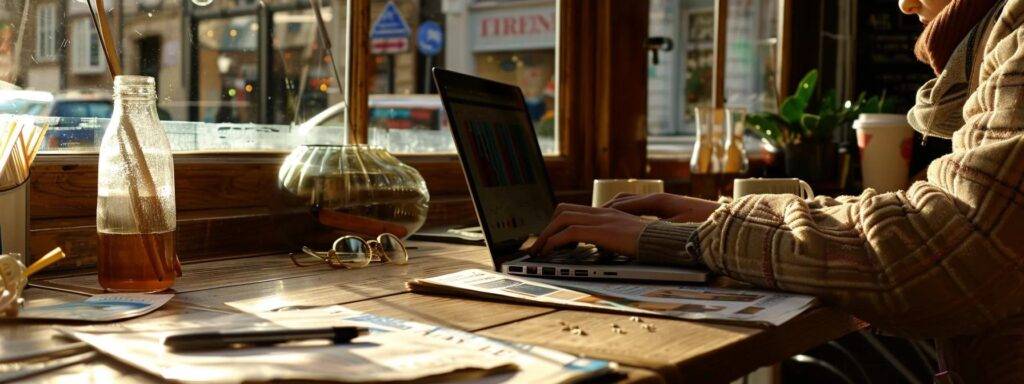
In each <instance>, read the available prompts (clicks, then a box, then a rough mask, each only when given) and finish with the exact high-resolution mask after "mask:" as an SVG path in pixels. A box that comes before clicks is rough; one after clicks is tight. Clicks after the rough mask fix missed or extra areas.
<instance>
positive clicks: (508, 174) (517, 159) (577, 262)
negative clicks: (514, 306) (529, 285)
mask: <svg viewBox="0 0 1024 384" xmlns="http://www.w3.org/2000/svg"><path fill="white" fill-rule="evenodd" d="M433 74H434V81H435V82H436V83H437V89H438V90H439V91H440V93H441V100H442V102H443V103H444V109H445V111H446V112H447V113H448V121H449V124H450V126H451V132H452V136H453V138H454V139H455V146H456V148H457V149H458V153H459V160H460V162H461V163H462V170H463V171H464V173H465V175H466V182H467V183H468V184H469V191H470V194H471V195H472V197H473V205H474V206H475V208H476V213H477V217H479V218H480V226H481V227H482V229H483V233H484V240H485V243H486V244H487V247H488V248H489V250H490V252H491V258H492V259H493V261H494V268H495V270H497V271H498V272H503V273H506V274H510V275H521V276H539V277H547V278H571V279H603V280H648V281H663V282H706V281H707V278H708V272H707V271H699V270H691V269H682V268H671V267H656V266H645V265H640V264H639V263H637V262H636V260H635V259H634V258H631V257H627V256H624V255H620V254H615V253H610V252H606V251H603V250H601V249H599V248H597V247H595V246H593V245H589V244H581V245H579V246H576V247H570V248H567V249H560V250H557V251H555V252H552V253H551V254H548V255H531V254H528V253H527V252H526V251H525V249H526V246H527V244H529V243H532V240H533V239H536V235H537V234H539V233H540V232H541V231H542V230H543V229H544V227H545V226H547V224H548V222H549V221H550V220H551V217H552V214H553V213H554V211H555V205H556V203H555V197H554V193H553V192H552V189H551V183H550V180H549V179H548V174H547V169H546V168H545V166H544V157H543V155H542V154H541V149H540V143H539V142H538V140H537V136H536V134H535V133H534V129H533V121H532V119H531V118H530V115H529V112H528V111H527V109H526V101H525V99H524V98H523V93H522V91H521V90H520V89H519V88H518V87H515V86H512V85H508V84H503V83H499V82H495V81H491V80H487V79H482V78H479V77H474V76H470V75H465V74H461V73H457V72H452V71H447V70H443V69H439V68H434V69H433Z"/></svg>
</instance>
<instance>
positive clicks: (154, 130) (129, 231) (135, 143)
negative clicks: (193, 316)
mask: <svg viewBox="0 0 1024 384" xmlns="http://www.w3.org/2000/svg"><path fill="white" fill-rule="evenodd" d="M97 185H98V191H97V192H98V193H97V201H96V231H97V233H98V235H99V259H98V261H97V269H98V270H99V283H100V286H102V287H103V288H104V289H106V290H108V291H117V292H158V291H162V290H165V289H167V288H170V287H171V285H173V284H174V280H175V277H176V276H177V274H178V273H180V265H179V264H178V262H177V256H176V254H175V247H174V232H175V229H176V214H175V201H174V159H173V157H172V156H171V145H170V142H169V141H168V140H167V134H166V133H165V132H164V129H163V126H162V125H161V124H160V119H159V118H158V117H157V111H156V87H155V82H154V80H153V78H152V77H148V76H117V77H116V78H115V79H114V111H113V114H112V115H111V116H110V123H109V124H108V125H107V129H106V132H105V133H104V134H103V141H102V144H101V145H100V155H99V179H98V183H97Z"/></svg>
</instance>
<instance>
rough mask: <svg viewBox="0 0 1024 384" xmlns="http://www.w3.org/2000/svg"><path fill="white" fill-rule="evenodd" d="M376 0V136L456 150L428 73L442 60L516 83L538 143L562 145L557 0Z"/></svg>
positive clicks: (396, 145) (393, 146)
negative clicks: (558, 104) (558, 112)
mask: <svg viewBox="0 0 1024 384" xmlns="http://www.w3.org/2000/svg"><path fill="white" fill-rule="evenodd" d="M371 4H372V6H371V9H370V13H371V20H373V24H374V26H375V27H378V28H379V29H380V30H379V31H378V32H377V33H376V36H375V35H374V34H371V37H372V38H371V47H372V50H373V52H374V54H373V55H372V57H371V58H372V63H373V65H372V67H371V76H372V77H371V81H370V98H369V125H370V127H369V130H370V132H369V141H370V142H371V143H373V144H378V145H382V146H385V147H386V148H388V149H389V150H391V151H393V152H399V153H454V151H455V148H454V144H453V143H452V139H451V134H450V133H449V132H448V129H449V126H448V121H447V117H446V116H445V114H444V111H443V110H442V108H441V100H440V98H439V97H438V96H437V90H436V89H435V88H434V85H433V82H432V80H431V77H430V68H431V67H433V66H439V67H444V68H447V69H451V70H455V71H459V72H465V73H470V74H473V75H476V76H480V77H485V78H489V79H492V80H496V81H501V82H505V83H509V84H514V85H517V86H519V87H520V88H521V89H522V90H523V95H524V97H525V99H526V105H527V108H528V110H529V113H530V116H531V117H532V118H533V124H534V129H535V130H536V132H537V136H538V140H539V141H540V144H541V149H542V150H543V152H544V153H545V154H549V155H552V154H557V153H558V149H557V148H558V143H557V138H558V135H557V129H556V124H555V121H556V120H555V109H556V108H555V107H556V104H555V103H556V97H557V87H556V81H555V79H556V78H557V77H556V71H555V68H556V42H557V35H558V34H557V30H558V28H557V20H558V17H557V16H556V15H557V2H556V1H555V0H541V1H537V0H519V1H517V0H511V1H441V0H397V1H390V2H388V1H380V0H375V1H373V2H372V3H371ZM396 18H397V19H396ZM398 19H401V20H400V21H399V20H398ZM391 21H396V22H395V23H393V24H390V22H391ZM402 24H404V29H405V30H406V31H405V32H404V33H402V32H396V33H395V34H394V35H389V34H388V33H387V32H388V29H387V28H385V27H392V26H394V27H395V28H394V29H398V30H401V29H403V25H402ZM403 35H404V36H406V37H402V36H403ZM395 36H398V37H395Z"/></svg>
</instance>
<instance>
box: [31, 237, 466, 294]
mask: <svg viewBox="0 0 1024 384" xmlns="http://www.w3.org/2000/svg"><path fill="white" fill-rule="evenodd" d="M409 246H410V247H415V249H413V250H410V257H412V258H414V259H418V258H429V257H434V256H439V255H449V254H454V253H463V252H470V251H477V252H478V253H479V251H481V250H483V249H484V248H483V247H479V246H473V245H462V244H442V243H430V242H422V241H411V242H409ZM329 270H331V268H330V267H328V266H327V265H326V264H323V265H314V266H309V267H301V268H300V267H296V266H295V265H294V264H293V263H292V260H291V258H289V257H288V255H287V254H276V255H264V256H255V257H246V258H230V259H221V260H213V261H201V262H196V263H186V264H185V265H183V266H182V272H183V273H182V277H180V278H178V280H177V281H176V282H175V283H174V287H173V289H172V292H173V293H187V292H196V291H202V290H207V289H211V288H220V287H229V286H240V285H247V284H252V283H259V282H267V281H277V280H281V279H288V278H293V277H303V276H316V275H320V274H322V273H324V272H326V271H329ZM32 285H35V286H39V287H46V288H54V289H60V290H67V291H72V292H79V293H85V294H98V293H102V292H103V290H102V288H100V286H99V283H98V281H97V279H96V274H95V273H89V274H83V275H77V276H69V277H58V278H46V279H40V280H33V281H32Z"/></svg>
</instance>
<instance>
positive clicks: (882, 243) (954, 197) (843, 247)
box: [641, 0, 1024, 337]
mask: <svg viewBox="0 0 1024 384" xmlns="http://www.w3.org/2000/svg"><path fill="white" fill-rule="evenodd" d="M1022 23H1024V0H1009V1H1007V3H1006V4H1005V6H1004V7H1002V8H999V9H998V10H996V11H993V13H992V14H991V15H990V16H989V18H988V19H986V20H985V21H983V22H982V25H980V26H979V28H978V29H976V30H975V33H974V34H973V35H972V36H971V37H969V39H967V40H965V42H964V43H963V44H961V47H960V48H958V50H957V53H956V54H955V55H954V57H953V58H952V59H951V61H950V63H949V64H948V65H947V67H946V71H944V72H943V74H942V75H940V76H939V77H938V78H937V79H935V80H932V81H931V82H929V83H928V84H927V85H926V86H925V87H924V88H922V90H921V92H920V94H919V95H918V96H919V100H918V106H917V107H915V109H914V110H912V111H911V112H910V114H909V118H910V121H911V122H912V125H914V126H915V128H916V129H918V130H920V131H922V132H925V133H927V134H929V135H932V136H940V137H946V138H952V140H953V152H952V153H951V154H949V155H946V156H943V157H942V158H940V159H937V160H936V161H934V162H933V163H932V164H931V165H930V166H929V168H928V179H927V181H922V182H917V183H915V184H914V185H913V186H911V187H910V188H909V189H908V190H906V191H899V192H896V193H877V192H875V191H874V190H870V189H869V190H867V191H865V192H864V193H862V194H861V195H860V196H856V197H840V198H835V199H833V198H827V197H819V198H816V199H814V200H813V201H805V200H802V199H800V198H798V197H796V196H793V195H752V196H747V197H744V198H741V199H738V200H736V201H734V202H731V203H729V204H726V205H724V206H723V207H722V208H721V209H719V210H718V211H716V212H715V213H714V214H713V215H712V216H711V218H710V219H709V220H708V221H706V222H705V223H703V224H702V225H701V226H700V228H699V232H698V233H699V235H698V238H699V245H700V255H701V257H702V258H703V261H704V263H705V264H706V265H707V266H708V267H709V268H711V269H712V270H713V271H715V272H719V273H722V274H724V275H727V276H730V277H733V278H735V279H738V280H741V281H745V282H749V283H752V284H755V285H758V286H762V287H765V288H771V289H779V290H785V291H791V292H800V293H806V294H811V295H815V296H818V297H819V298H821V299H823V300H825V301H826V302H828V303H831V304H833V305H835V306H837V307H839V308H841V309H844V310H846V311H848V312H850V313H851V314H853V315H855V316H857V317H859V318H862V319H864V320H867V321H869V322H871V324H873V325H874V326H876V327H879V328H882V329H884V330H887V331H889V332H894V333H897V334H903V335H907V336H916V337H950V336H956V335H964V334H973V333H976V332H980V331H983V330H991V329H992V328H994V327H997V326H1000V324H1006V323H1007V322H1009V321H1013V317H1015V316H1017V315H1019V314H1021V312H1022V308H1024V189H1022V179H1024V28H1021V24H1022ZM972 39H973V40H972ZM972 44H973V45H972ZM972 53H976V55H975V56H972V55H971V54H972ZM972 57H978V58H979V61H977V62H974V63H973V65H972V64H969V63H970V62H971V59H972ZM982 58H983V60H981V59H982ZM979 64H980V65H979ZM974 87H976V90H974V91H973V92H971V89H973V88H974ZM968 95H969V97H968ZM645 236H647V234H645ZM647 237H650V236H647ZM644 242H645V240H644V237H642V238H641V250H643V248H644V246H645V245H644Z"/></svg>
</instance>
